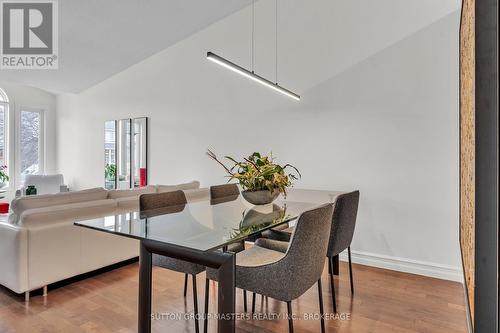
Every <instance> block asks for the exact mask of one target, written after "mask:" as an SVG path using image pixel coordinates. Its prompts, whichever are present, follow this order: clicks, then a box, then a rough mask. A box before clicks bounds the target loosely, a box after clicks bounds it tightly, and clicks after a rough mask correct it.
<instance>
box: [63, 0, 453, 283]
mask: <svg viewBox="0 0 500 333" xmlns="http://www.w3.org/2000/svg"><path fill="white" fill-rule="evenodd" d="M381 2H383V3H387V4H392V5H394V8H395V10H394V11H392V12H391V11H390V12H387V10H386V9H387V8H384V7H383V6H381V7H382V8H379V6H376V5H374V4H371V2H366V1H361V2H360V1H349V2H342V3H341V4H339V2H331V1H322V0H315V1H314V2H304V1H298V0H294V1H291V3H293V5H290V6H287V7H286V8H283V9H282V11H280V15H281V16H280V17H281V19H280V31H281V32H280V36H281V37H280V39H279V45H280V48H279V50H280V51H279V54H278V56H279V78H280V83H281V84H283V85H284V86H285V87H288V88H290V89H292V90H296V91H297V92H299V93H300V94H301V95H302V100H301V101H300V102H295V101H293V100H291V99H287V98H286V97H283V96H282V95H279V94H276V93H275V92H273V91H271V90H269V89H266V88H263V87H261V86H259V85H257V84H255V83H253V82H251V81H249V80H246V79H244V78H241V77H239V76H236V75H235V74H234V73H232V72H229V71H227V70H224V69H222V68H220V67H218V66H216V65H215V64H212V63H211V62H209V61H207V60H206V59H205V54H206V51H214V52H216V53H218V54H220V55H222V56H225V57H227V58H229V59H231V60H234V61H236V62H237V63H240V64H242V65H244V66H249V62H250V57H249V45H250V39H249V36H250V33H249V32H250V28H249V22H250V21H249V18H250V10H249V8H247V9H244V10H242V11H240V12H238V13H236V14H234V15H232V16H230V17H228V18H226V19H224V20H222V21H220V22H218V23H216V24H214V25H212V26H210V27H209V28H207V29H205V30H203V31H201V32H200V33H197V34H195V35H193V36H192V37H190V38H188V39H186V40H184V41H182V42H180V43H178V44H176V45H175V46H173V47H171V48H169V49H166V50H164V51H162V52H160V53H158V54H156V55H155V56H153V57H151V58H149V59H146V60H145V61H143V62H141V63H139V64H137V65H135V66H132V67H131V68H129V69H127V70H126V71H124V72H122V73H119V74H118V75H115V76H114V77H112V78H110V79H108V80H106V81H104V82H102V83H100V84H98V85H96V86H95V87H93V88H91V89H89V90H87V91H85V92H83V93H81V94H78V95H61V96H58V98H57V110H58V112H57V125H58V126H57V128H58V134H57V144H58V145H57V147H58V151H57V153H58V170H59V171H60V172H62V173H63V174H64V176H65V178H66V179H67V180H68V182H69V184H70V185H71V186H72V187H73V188H84V187H91V186H102V183H103V163H104V162H103V160H104V157H103V136H104V131H103V126H104V121H105V120H108V119H120V118H129V117H138V116H148V117H149V118H150V127H149V130H150V137H149V138H150V151H149V177H150V178H149V179H150V182H151V183H165V184H171V183H177V182H183V181H186V180H191V179H199V180H201V182H202V185H205V186H207V185H210V184H218V183H222V182H224V178H223V176H224V174H223V172H222V170H221V169H220V168H219V167H218V166H217V165H216V164H215V163H214V162H213V161H211V160H209V159H208V158H207V157H206V156H205V155H204V153H205V150H206V148H208V147H209V148H211V149H213V150H214V151H216V152H217V153H219V154H220V155H225V154H229V155H234V156H237V157H240V156H243V155H246V154H249V153H251V152H253V151H262V152H269V151H272V152H273V153H274V155H275V156H277V157H278V158H279V160H280V161H282V162H290V163H292V164H294V165H296V166H297V167H298V168H299V169H300V170H301V172H302V174H303V178H302V180H301V181H300V182H299V183H298V184H297V186H298V187H302V188H312V189H329V190H352V189H359V190H360V191H361V204H360V209H359V218H358V225H357V229H356V235H355V239H354V243H353V251H354V252H355V259H356V260H357V261H359V262H364V263H367V264H373V265H378V266H382V267H389V268H395V269H400V270H406V271H412V272H415V273H419V274H426V275H431V276H439V277H444V278H449V279H460V277H461V273H460V257H459V249H458V23H459V11H458V6H457V4H456V1H442V2H436V1H417V2H415V1H408V2H405V4H404V5H402V4H401V2H400V1H394V0H393V1H392V2H391V1H390V0H384V1H381ZM381 2H377V4H380V3H381ZM438 3H439V4H438ZM363 4H364V5H363ZM409 4H411V5H409ZM269 5H271V7H269V8H266V6H269ZM272 5H273V4H270V2H263V1H260V2H258V3H257V8H256V19H257V22H258V24H257V27H258V28H257V29H256V53H255V55H256V56H255V61H256V71H257V72H259V73H261V74H263V75H265V76H267V77H270V78H271V79H274V70H273V66H274V62H273V61H274V60H273V59H274V56H275V55H274V45H275V44H274V42H275V40H274V30H272V29H273V22H272V17H274V14H273V12H272V8H273V6H272ZM339 6H340V8H339ZM350 6H351V7H350ZM356 6H357V7H356ZM283 7H284V6H283ZM395 13H397V15H396V14H395ZM284 18H287V20H285V19H284ZM361 19H362V20H361ZM242 36H243V37H242Z"/></svg>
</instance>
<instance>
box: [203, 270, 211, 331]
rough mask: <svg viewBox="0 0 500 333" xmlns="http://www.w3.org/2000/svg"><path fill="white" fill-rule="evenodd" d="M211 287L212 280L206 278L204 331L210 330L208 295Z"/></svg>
mask: <svg viewBox="0 0 500 333" xmlns="http://www.w3.org/2000/svg"><path fill="white" fill-rule="evenodd" d="M209 289H210V280H209V279H205V318H204V321H203V332H204V333H207V332H208V295H209Z"/></svg>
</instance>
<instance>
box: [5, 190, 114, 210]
mask: <svg viewBox="0 0 500 333" xmlns="http://www.w3.org/2000/svg"><path fill="white" fill-rule="evenodd" d="M107 196H108V191H107V190H105V189H103V188H102V187H97V188H91V189H87V190H82V191H74V192H63V193H55V194H42V195H33V196H23V197H19V198H16V199H14V200H12V203H11V209H12V211H13V212H14V213H15V214H16V215H17V216H20V215H21V214H22V213H23V212H24V211H25V210H28V209H34V208H42V207H50V206H57V205H65V204H72V203H77V202H84V201H95V200H103V199H106V198H107Z"/></svg>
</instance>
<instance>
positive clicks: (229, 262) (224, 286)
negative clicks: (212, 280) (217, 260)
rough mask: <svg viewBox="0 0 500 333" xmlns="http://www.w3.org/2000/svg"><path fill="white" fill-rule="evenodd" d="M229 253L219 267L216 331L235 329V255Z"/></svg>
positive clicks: (222, 332)
mask: <svg viewBox="0 0 500 333" xmlns="http://www.w3.org/2000/svg"><path fill="white" fill-rule="evenodd" d="M225 254H227V255H229V256H228V257H227V259H226V261H225V262H224V263H223V264H222V265H221V266H220V268H219V300H218V312H219V316H221V317H220V318H219V320H218V327H217V332H218V333H227V332H231V333H233V332H234V331H235V322H234V314H235V303H236V301H235V296H236V295H235V291H236V274H235V273H236V255H234V253H231V252H225Z"/></svg>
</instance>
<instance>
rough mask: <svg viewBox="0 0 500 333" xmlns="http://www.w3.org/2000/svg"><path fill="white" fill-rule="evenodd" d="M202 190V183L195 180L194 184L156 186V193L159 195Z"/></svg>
mask: <svg viewBox="0 0 500 333" xmlns="http://www.w3.org/2000/svg"><path fill="white" fill-rule="evenodd" d="M198 188H200V182H199V181H197V180H193V181H192V182H189V183H185V184H178V185H156V191H157V192H158V193H163V192H172V191H179V190H195V189H198Z"/></svg>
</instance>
